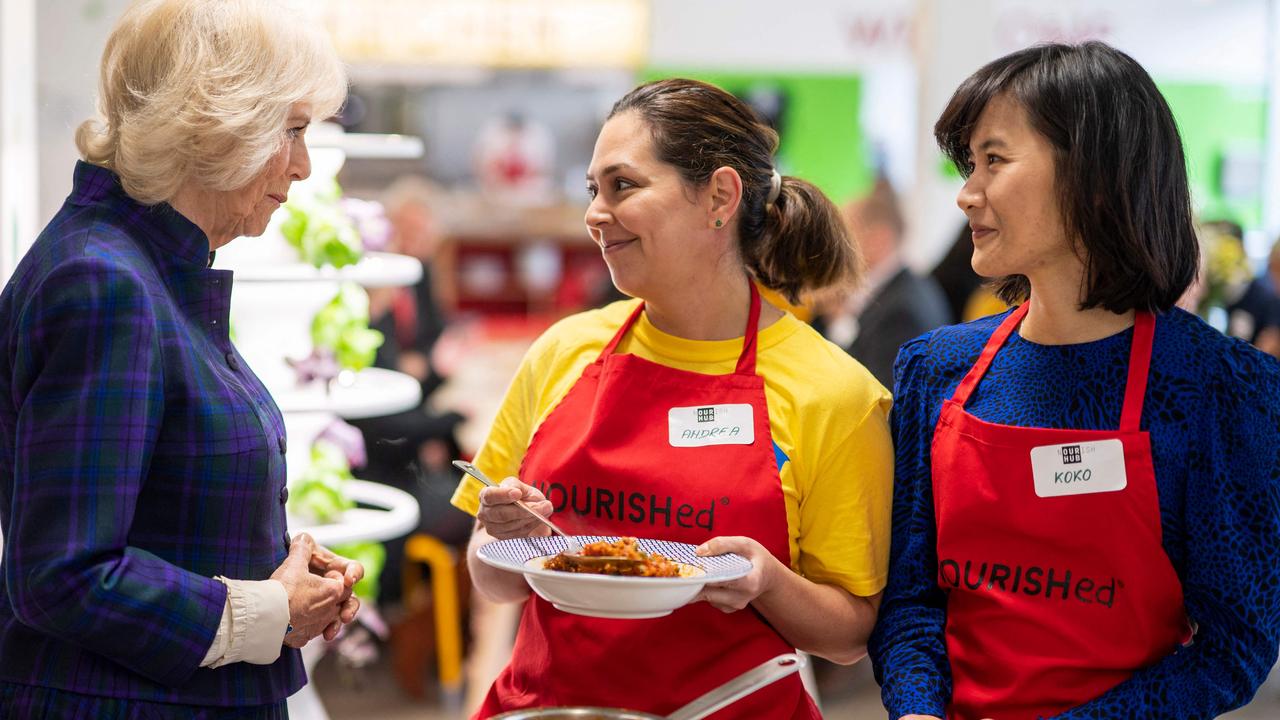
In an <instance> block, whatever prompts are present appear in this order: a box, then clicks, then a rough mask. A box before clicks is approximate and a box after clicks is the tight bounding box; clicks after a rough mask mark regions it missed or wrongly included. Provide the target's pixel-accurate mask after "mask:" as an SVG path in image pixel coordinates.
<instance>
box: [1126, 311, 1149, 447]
mask: <svg viewBox="0 0 1280 720" xmlns="http://www.w3.org/2000/svg"><path fill="white" fill-rule="evenodd" d="M1155 335H1156V319H1155V317H1154V316H1153V315H1152V314H1151V313H1149V312H1144V311H1142V310H1139V311H1138V313H1137V315H1135V316H1134V320H1133V344H1132V345H1131V346H1130V347H1129V380H1128V382H1126V383H1125V388H1124V409H1122V410H1121V411H1120V430H1121V432H1138V430H1139V429H1140V427H1139V426H1140V425H1141V423H1142V400H1143V398H1145V397H1146V395H1147V373H1148V372H1149V371H1150V369H1151V343H1152V340H1153V339H1154V338H1155Z"/></svg>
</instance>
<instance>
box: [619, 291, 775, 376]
mask: <svg viewBox="0 0 1280 720" xmlns="http://www.w3.org/2000/svg"><path fill="white" fill-rule="evenodd" d="M747 286H748V287H749V288H751V308H750V310H749V311H748V312H747V329H746V331H745V332H744V333H743V338H742V353H741V354H740V355H738V366H737V367H736V368H735V369H734V373H735V374H738V375H755V374H756V346H757V342H756V337H757V335H759V327H760V291H759V290H756V284H755V282H754V281H751V280H748V281H747ZM643 312H644V303H643V302H642V303H640V304H639V305H637V306H636V309H635V310H633V311H631V316H630V317H628V318H627V321H626V322H624V323H622V327H620V328H618V332H616V333H614V335H613V339H612V340H610V341H609V344H608V345H605V346H604V349H603V350H601V351H600V357H599V358H597V362H601V361H603V360H604V359H605V358H606V357H608V356H610V355H612V354H613V353H614V351H615V350H617V349H618V343H620V342H622V338H623V337H625V336H626V334H627V332H628V331H629V330H631V328H632V326H634V325H635V324H636V322H638V321H639V320H640V314H641V313H643Z"/></svg>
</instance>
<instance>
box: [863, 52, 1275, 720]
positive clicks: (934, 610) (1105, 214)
mask: <svg viewBox="0 0 1280 720" xmlns="http://www.w3.org/2000/svg"><path fill="white" fill-rule="evenodd" d="M934 134H935V136H936V138H937V140H938V144H939V145H940V146H941V148H942V150H943V151H944V152H945V153H946V154H947V155H948V156H949V157H950V158H951V159H952V160H953V161H954V162H955V164H956V167H957V168H958V169H959V170H960V171H961V173H962V174H963V175H964V177H965V179H966V180H965V184H964V187H963V188H962V189H961V190H960V194H959V196H958V198H957V202H958V204H959V205H960V209H961V210H963V211H964V213H965V215H966V216H968V219H969V224H970V226H971V227H972V229H973V245H974V252H973V268H974V270H976V271H977V272H978V274H979V275H983V276H986V277H990V278H1000V280H999V281H998V293H999V295H1000V297H1001V299H1002V300H1004V301H1005V302H1008V303H1010V304H1011V305H1017V307H1016V308H1014V309H1012V310H1010V311H1008V312H1004V313H1001V314H999V315H995V316H992V317H989V318H984V319H981V320H977V321H974V322H971V323H968V324H965V325H958V326H953V327H945V328H941V329H939V330H935V331H933V332H931V333H927V334H925V335H922V336H921V337H919V338H917V339H915V340H912V341H911V342H909V343H907V344H906V345H904V346H903V347H902V350H901V351H900V353H899V355H898V361H897V367H896V368H895V373H894V374H895V379H896V387H895V404H894V411H893V431H894V440H895V446H896V451H897V472H896V477H895V483H896V488H895V492H894V510H893V516H894V524H893V551H892V556H893V560H892V565H891V567H892V571H891V573H890V581H889V585H888V587H887V588H886V590H885V595H884V604H883V607H882V608H881V616H880V624H879V625H878V626H877V628H876V631H875V634H874V635H873V637H872V642H871V657H872V660H873V661H874V663H875V669H876V675H877V678H878V679H879V680H880V684H881V689H882V697H883V699H884V703H885V706H886V707H888V709H889V717H890V718H892V719H893V720H903V719H908V718H909V719H910V720H927V719H928V718H935V719H936V718H941V717H943V716H944V715H945V716H946V717H947V718H949V719H950V720H978V719H979V718H996V719H997V720H1035V719H1036V718H1045V717H1053V718H1063V719H1066V718H1071V719H1073V720H1074V719H1077V718H1079V719H1083V718H1092V719H1098V718H1116V719H1117V720H1120V719H1124V720H1129V719H1130V718H1179V719H1184V718H1187V719H1189V718H1211V717H1217V716H1218V715H1219V714H1221V713H1224V712H1226V711H1228V710H1230V709H1232V708H1235V707H1238V706H1240V705H1243V704H1244V703H1246V702H1248V701H1249V699H1250V698H1251V697H1253V694H1254V692H1255V690H1256V689H1257V688H1258V686H1259V685H1260V684H1261V683H1262V681H1263V680H1264V679H1265V678H1266V677H1267V673H1268V671H1270V669H1271V667H1272V665H1273V664H1274V663H1275V660H1276V645H1277V641H1278V639H1280V598H1278V596H1277V592H1276V590H1277V587H1280V562H1277V557H1280V484H1278V483H1280V404H1278V403H1277V398H1280V364H1277V363H1276V362H1275V360H1274V359H1273V358H1270V357H1268V356H1266V355H1264V354H1262V353H1260V352H1258V351H1257V350H1255V349H1254V348H1252V347H1250V346H1249V345H1247V344H1245V343H1243V342H1240V341H1238V340H1234V339H1231V338H1227V337H1225V336H1223V335H1222V334H1221V333H1219V332H1217V331H1215V330H1213V329H1212V328H1210V327H1209V326H1208V325H1206V324H1205V323H1203V322H1201V321H1200V320H1199V319H1198V318H1197V317H1195V316H1194V315H1191V314H1189V313H1186V312H1184V311H1182V310H1180V309H1178V308H1176V307H1175V306H1174V303H1175V302H1176V301H1177V300H1178V298H1179V297H1180V296H1181V295H1182V293H1183V291H1184V290H1185V289H1186V287H1187V285H1188V284H1189V283H1190V282H1191V281H1192V279H1193V278H1194V277H1195V274H1196V262H1197V258H1198V250H1197V245H1196V236H1195V230H1194V228H1193V225H1192V219H1191V203H1190V197H1189V195H1188V191H1187V171H1186V163H1185V161H1184V160H1183V154H1182V143H1181V140H1180V139H1179V137H1178V130H1177V126H1176V125H1175V123H1174V119H1173V115H1172V113H1171V112H1170V111H1169V107H1168V105H1167V104H1166V103H1165V100H1164V98H1163V97H1162V96H1161V95H1160V92H1159V90H1157V89H1156V85H1155V83H1153V82H1152V81H1151V78H1150V77H1149V76H1148V75H1147V73H1146V71H1144V70H1143V69H1142V67H1141V66H1139V65H1138V63H1136V62H1134V60H1133V59H1132V58H1130V57H1129V56H1128V55H1125V54H1124V53H1122V52H1120V51H1118V50H1116V49H1114V48H1111V47H1109V46H1107V45H1105V44H1103V43H1099V42H1089V43H1084V44H1082V45H1061V44H1053V45H1041V46H1036V47H1032V48H1028V49H1025V50H1021V51H1018V52H1015V53H1013V54H1010V55H1007V56H1005V57H1002V58H1000V59H998V60H995V61H993V62H992V63H990V64H988V65H987V66H985V67H983V68H982V69H980V70H978V72H976V73H974V75H973V76H971V77H970V78H969V79H968V80H966V81H965V82H964V83H962V84H961V85H960V88H959V89H958V90H956V92H955V95H954V96H953V97H952V98H951V102H950V103H949V104H948V106H947V108H946V110H944V111H943V114H942V117H941V118H940V119H939V120H938V123H937V125H935V127H934Z"/></svg>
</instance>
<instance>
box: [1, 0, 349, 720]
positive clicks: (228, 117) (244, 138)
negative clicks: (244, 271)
mask: <svg viewBox="0 0 1280 720" xmlns="http://www.w3.org/2000/svg"><path fill="white" fill-rule="evenodd" d="M345 94H346V76H345V71H344V69H343V67H342V64H341V62H340V61H339V60H338V58H337V56H336V54H335V52H334V50H333V47H332V44H331V43H330V42H329V40H328V39H327V38H326V36H325V35H324V33H323V31H322V30H321V29H319V28H317V27H315V26H314V25H312V24H310V23H309V22H307V21H305V20H304V19H302V18H299V17H297V16H295V15H294V14H293V13H291V12H290V11H289V10H288V9H287V8H285V7H283V6H280V5H278V4H277V3H275V2H270V1H268V0H140V1H139V2H135V3H133V4H132V5H131V6H130V7H129V8H128V10H126V11H125V13H124V16H123V17H122V18H121V19H120V21H119V23H118V24H117V25H116V27H115V29H114V30H113V32H112V34H111V36H110V39H109V40H108V42H107V46H106V49H105V52H104V53H103V61H102V75H101V87H100V98H99V109H100V112H101V115H102V117H101V118H100V119H98V120H95V121H89V122H86V123H85V124H84V125H83V126H82V127H81V128H80V130H79V132H78V133H77V134H76V142H77V145H78V146H79V148H80V152H81V154H82V156H83V158H84V159H83V161H81V162H79V163H77V165H76V168H75V175H74V184H73V188H72V191H71V195H70V196H69V197H68V198H67V200H66V203H65V204H64V205H63V206H62V209H61V210H59V211H58V213H57V215H56V216H55V217H54V218H53V220H52V221H51V222H50V223H49V225H48V226H47V227H46V228H45V230H44V232H42V233H41V235H40V237H39V238H38V239H37V240H36V241H35V243H34V245H33V246H32V248H31V250H30V251H29V253H28V254H27V256H26V257H25V258H24V259H23V261H22V263H21V264H20V265H19V266H18V268H17V270H16V272H15V274H14V276H13V279H12V280H11V282H10V283H9V285H8V286H7V287H6V288H5V290H4V292H3V294H2V295H0V526H3V527H4V530H5V533H6V538H5V540H6V542H5V545H4V549H3V553H4V554H3V559H2V560H0V717H4V718H29V717H41V718H54V717H56V718H95V719H97V718H194V717H200V718H223V717H235V718H277V717H285V716H286V715H287V710H286V708H285V702H284V700H285V698H286V697H287V696H288V695H290V694H292V693H293V692H295V691H297V690H298V688H300V687H301V686H302V684H303V683H305V682H306V677H305V673H304V671H303V668H302V663H301V661H300V658H299V653H298V650H297V648H300V647H302V646H303V645H304V644H306V643H307V642H308V641H309V640H311V639H312V638H314V637H317V636H320V635H323V636H325V637H326V638H332V637H333V636H334V635H335V634H336V633H337V631H338V630H339V629H340V628H341V626H342V624H343V623H347V622H351V620H352V619H354V617H355V613H356V611H357V609H358V607H359V604H358V601H357V600H356V599H355V598H354V597H353V596H352V595H351V586H352V585H353V584H354V582H356V581H357V580H358V579H359V578H360V577H361V575H362V574H363V572H364V571H363V568H361V567H360V565H359V564H358V563H355V562H351V561H348V560H346V559H344V558H341V557H338V556H336V555H334V554H332V553H330V552H328V551H327V550H324V549H323V548H320V547H317V546H316V545H315V544H314V542H313V541H312V540H311V539H310V538H309V537H307V536H304V535H303V536H298V537H295V538H293V539H292V542H290V538H289V534H288V532H287V529H286V525H285V513H284V501H285V498H286V495H287V493H286V490H285V487H284V481H285V471H284V468H285V466H284V451H285V434H284V424H283V421H282V419H281V416H280V412H279V410H278V409H277V408H276V406H275V404H274V403H273V402H272V400H271V397H270V395H269V394H268V393H267V391H266V389H265V388H264V387H263V385H262V383H261V382H259V381H258V379H257V378H256V377H254V375H253V373H252V372H251V371H250V370H249V368H248V366H247V365H246V364H245V363H244V360H243V359H242V358H241V357H240V355H239V353H237V352H236V349H235V348H234V347H233V346H232V344H231V342H230V339H229V336H228V328H227V315H228V309H229V303H230V293H231V273H230V272H227V271H219V270H213V269H210V265H211V263H212V258H213V252H214V251H215V250H217V248H219V247H221V246H222V245H225V244H226V243H227V242H229V241H231V240H232V239H234V238H236V237H238V236H242V235H260V234H262V232H263V231H264V230H265V228H266V226H267V220H268V218H269V217H270V216H271V213H272V211H274V210H275V209H276V208H277V207H278V206H279V205H280V203H282V202H284V201H285V199H286V198H287V196H288V193H289V187H290V185H291V184H292V183H293V182H295V181H297V180H301V179H303V178H305V177H307V175H308V174H309V173H310V165H309V160H308V156H307V148H306V145H305V144H304V139H303V136H304V133H305V132H306V128H307V125H308V123H309V122H311V121H312V120H313V119H323V118H326V117H328V116H330V115H332V114H333V113H335V112H336V111H337V110H338V108H339V106H340V105H341V104H342V102H343V100H344V98H345Z"/></svg>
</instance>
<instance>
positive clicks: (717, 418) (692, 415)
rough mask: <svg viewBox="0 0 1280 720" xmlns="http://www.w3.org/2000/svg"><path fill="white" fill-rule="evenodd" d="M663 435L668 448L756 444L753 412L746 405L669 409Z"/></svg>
mask: <svg viewBox="0 0 1280 720" xmlns="http://www.w3.org/2000/svg"><path fill="white" fill-rule="evenodd" d="M667 432H668V434H669V436H670V441H671V447H706V446H708V445H750V444H751V443H753V442H755V441H756V424H755V412H754V411H753V410H752V408H751V406H750V405H748V404H746V403H739V404H734V405H698V406H695V407H676V408H671V409H670V410H668V411H667Z"/></svg>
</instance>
